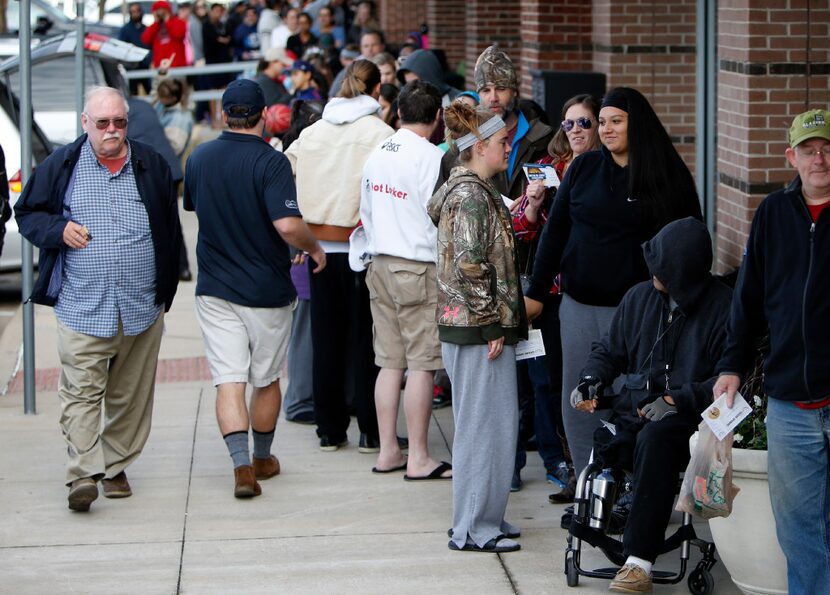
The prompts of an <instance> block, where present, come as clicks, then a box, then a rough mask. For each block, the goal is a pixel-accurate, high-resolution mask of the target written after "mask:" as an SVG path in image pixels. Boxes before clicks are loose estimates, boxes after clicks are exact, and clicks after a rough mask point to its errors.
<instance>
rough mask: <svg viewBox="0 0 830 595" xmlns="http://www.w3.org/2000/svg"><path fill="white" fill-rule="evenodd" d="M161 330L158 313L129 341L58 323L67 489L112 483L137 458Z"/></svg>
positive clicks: (147, 432) (147, 424)
mask: <svg viewBox="0 0 830 595" xmlns="http://www.w3.org/2000/svg"><path fill="white" fill-rule="evenodd" d="M163 327H164V313H161V314H159V317H158V319H157V320H156V321H155V322H154V323H153V324H152V325H151V326H150V327H149V328H148V329H147V330H146V331H144V332H143V333H141V334H140V335H136V336H133V337H125V336H124V332H123V329H122V328H121V324H120V323H119V325H118V334H117V335H116V336H115V337H93V336H91V335H85V334H83V333H76V332H75V331H73V330H71V329H69V328H67V327H66V326H64V325H63V324H61V322H60V321H58V355H59V356H60V360H61V378H60V385H59V387H58V396H59V397H60V401H61V419H60V425H61V430H62V432H63V437H64V439H65V440H66V443H67V446H68V449H67V450H68V454H69V461H68V463H67V469H66V483H67V485H69V484H71V483H72V482H73V481H74V480H76V479H80V478H82V477H92V478H93V479H96V480H98V479H102V478H104V477H106V478H112V477H115V476H116V475H118V474H119V473H120V472H121V471H123V470H124V469H126V468H127V467H128V466H129V465H130V463H132V462H133V461H134V460H135V459H136V458H138V455H139V454H141V450H142V448H144V443H145V442H147V437H148V436H149V435H150V422H151V419H152V414H153V392H154V390H155V381H156V365H157V364H158V353H159V346H160V345H161V334H162V329H163ZM102 414H103V417H104V419H103V430H102V429H101V417H102Z"/></svg>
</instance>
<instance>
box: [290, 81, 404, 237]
mask: <svg viewBox="0 0 830 595" xmlns="http://www.w3.org/2000/svg"><path fill="white" fill-rule="evenodd" d="M379 110H380V104H379V103H378V102H377V101H375V100H374V99H373V98H372V97H370V96H368V95H360V96H358V97H354V98H350V99H347V98H344V97H336V98H334V99H332V100H331V101H330V102H329V103H328V104H327V105H326V107H325V109H324V110H323V117H322V119H321V120H318V121H317V122H315V123H314V124H312V125H311V126H309V127H308V128H306V129H305V130H303V131H302V132H301V133H300V136H299V138H297V140H295V141H294V142H293V143H292V144H291V146H290V147H289V148H288V151H286V153H285V155H286V157H288V159H289V161H290V162H291V168H292V169H293V171H294V175H295V176H296V179H297V202H298V204H299V207H300V212H301V213H302V214H303V218H304V219H305V221H306V223H308V224H309V226H310V227H311V229H312V231H313V232H314V233H315V235H316V236H317V238H318V239H320V240H330V241H341V242H342V241H347V240H348V237H349V233H350V232H351V230H352V229H353V228H354V227H355V226H356V225H357V222H358V220H359V217H360V215H359V208H360V182H361V177H362V175H363V166H364V164H365V163H366V159H367V158H368V157H369V154H370V153H371V152H372V150H374V148H375V147H377V146H378V145H379V144H380V142H381V141H382V140H384V139H386V138H388V137H389V136H391V135H392V134H393V133H394V130H392V128H390V127H389V126H387V125H386V124H385V123H384V122H383V120H381V119H380V118H379V117H378V113H379ZM320 226H335V229H331V228H325V229H321V228H320ZM336 228H342V229H336Z"/></svg>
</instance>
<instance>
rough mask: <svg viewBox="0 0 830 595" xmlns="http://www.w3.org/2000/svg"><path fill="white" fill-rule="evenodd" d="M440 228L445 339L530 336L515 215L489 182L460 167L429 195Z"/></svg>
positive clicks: (440, 315)
mask: <svg viewBox="0 0 830 595" xmlns="http://www.w3.org/2000/svg"><path fill="white" fill-rule="evenodd" d="M427 211H428V213H429V216H430V218H432V221H433V223H435V224H436V225H437V226H438V311H437V313H436V318H437V322H438V333H439V336H440V338H441V340H442V341H445V342H447V343H456V344H460V345H479V344H485V343H487V342H488V341H491V340H493V339H498V338H499V337H504V342H505V343H506V344H507V345H515V344H516V343H517V342H518V341H519V339H524V338H527V316H526V314H525V309H524V300H523V298H522V293H521V288H520V285H519V273H518V264H517V261H516V250H515V238H514V236H513V225H512V221H511V217H510V214H509V213H508V211H507V208H506V207H505V206H504V203H503V202H502V199H501V195H500V194H499V192H498V191H497V190H496V188H495V187H494V186H493V184H492V183H491V182H489V181H485V180H482V179H481V178H479V177H478V176H477V175H476V174H475V173H473V172H472V171H470V170H469V169H467V168H465V167H463V166H459V167H455V168H454V169H453V170H452V172H451V173H450V177H449V179H448V180H447V182H446V184H444V185H443V186H441V188H439V189H438V191H437V192H436V193H435V194H434V195H433V197H432V198H431V199H430V201H429V204H428V205H427Z"/></svg>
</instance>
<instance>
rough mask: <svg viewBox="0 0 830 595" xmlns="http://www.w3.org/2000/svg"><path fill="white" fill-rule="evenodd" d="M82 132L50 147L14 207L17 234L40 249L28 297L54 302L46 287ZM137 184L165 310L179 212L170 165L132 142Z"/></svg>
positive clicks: (175, 274) (174, 275)
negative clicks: (148, 225)
mask: <svg viewBox="0 0 830 595" xmlns="http://www.w3.org/2000/svg"><path fill="white" fill-rule="evenodd" d="M86 138H87V136H86V134H84V135H82V136H81V137H80V138H78V139H77V140H75V141H74V142H73V143H72V144H69V145H66V146H65V147H61V148H60V149H57V150H56V151H54V152H53V153H52V154H51V155H49V157H47V158H46V160H45V161H44V162H43V163H41V164H40V165H39V166H38V168H37V169H36V170H35V171H34V173H32V177H31V178H29V181H28V182H27V184H26V188H24V189H23V193H22V194H21V195H20V198H19V199H18V200H17V204H16V205H15V206H14V214H15V217H16V218H17V225H18V227H19V229H20V233H21V234H22V235H23V237H25V238H26V239H27V240H29V241H30V242H31V243H32V244H34V245H35V246H37V247H38V248H40V261H39V264H38V267H39V269H40V275H39V276H38V280H37V282H36V283H35V287H34V290H33V291H32V295H31V297H30V298H29V299H31V300H32V301H33V302H35V303H38V304H45V305H47V306H54V305H55V302H56V301H57V297H58V296H57V295H56V294H54V293H52V294H50V292H48V291H47V290H48V289H49V280H50V279H51V278H52V272H53V269H54V266H55V262H56V260H57V258H58V254H59V253H60V251H61V250H63V249H64V247H65V244H64V242H63V230H64V228H65V227H66V224H67V223H68V222H69V220H68V219H67V218H66V217H65V216H64V214H63V197H64V194H66V189H67V187H68V185H69V180H70V179H71V177H72V172H73V171H74V170H75V165H76V164H77V163H78V157H79V155H80V153H81V147H82V146H83V144H84V143H85V142H86ZM130 148H131V151H132V154H131V162H132V165H133V172H134V173H135V181H136V186H137V187H138V193H139V195H140V196H141V200H142V202H143V203H144V207H145V208H146V209H147V216H148V218H149V220H150V232H151V235H152V238H153V248H154V252H155V257H156V301H155V303H156V304H164V309H165V311H166V310H169V309H170V305H171V304H172V303H173V297H174V296H175V295H176V288H177V287H178V284H179V239H178V238H179V237H181V230H180V227H179V210H178V203H177V200H176V191H175V189H174V186H173V180H172V179H171V177H170V168H169V167H168V166H167V163H165V161H164V159H163V158H162V157H161V156H160V155H159V154H158V153H157V152H156V151H155V150H153V148H152V147H150V146H148V145H145V144H143V143H140V142H137V141H130Z"/></svg>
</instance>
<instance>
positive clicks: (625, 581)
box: [608, 564, 651, 593]
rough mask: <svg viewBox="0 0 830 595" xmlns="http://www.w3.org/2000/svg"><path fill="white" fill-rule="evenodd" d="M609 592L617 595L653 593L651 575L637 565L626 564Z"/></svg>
mask: <svg viewBox="0 0 830 595" xmlns="http://www.w3.org/2000/svg"><path fill="white" fill-rule="evenodd" d="M608 590H609V591H613V592H615V593H647V592H648V591H651V575H650V574H649V573H647V572H646V571H645V570H643V569H642V568H640V567H639V566H637V565H636V564H626V565H625V566H623V567H622V568H620V570H619V572H617V576H615V577H614V580H612V581H611V585H610V586H609V587H608Z"/></svg>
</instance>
